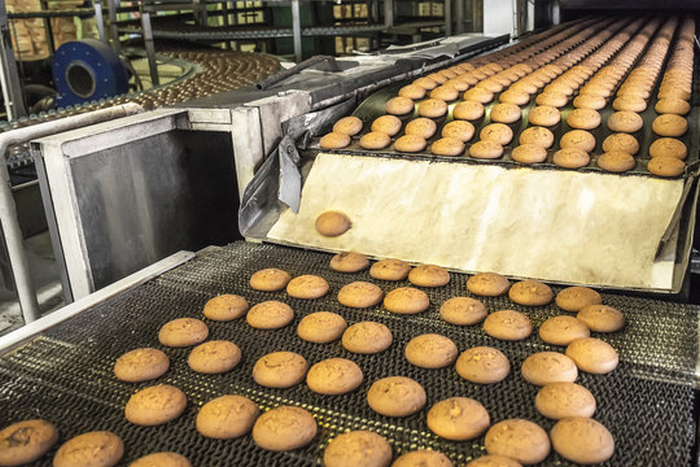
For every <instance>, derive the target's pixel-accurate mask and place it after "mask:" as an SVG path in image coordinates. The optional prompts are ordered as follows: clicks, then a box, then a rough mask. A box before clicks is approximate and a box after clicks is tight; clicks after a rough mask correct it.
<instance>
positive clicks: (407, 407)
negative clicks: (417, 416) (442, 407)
mask: <svg viewBox="0 0 700 467" xmlns="http://www.w3.org/2000/svg"><path fill="white" fill-rule="evenodd" d="M425 401H426V395H425V390H424V389H423V386H421V385H420V384H418V383H417V382H415V381H414V380H412V379H410V378H406V377H404V376H389V377H388V378H382V379H379V380H377V381H375V382H374V383H373V384H372V386H371V387H370V388H369V391H367V403H368V404H369V406H370V408H371V409H372V410H374V411H375V412H377V413H379V414H381V415H386V416H387V417H407V416H409V415H413V414H414V413H416V412H418V411H419V410H420V409H422V408H423V406H425Z"/></svg>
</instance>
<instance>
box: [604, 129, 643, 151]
mask: <svg viewBox="0 0 700 467" xmlns="http://www.w3.org/2000/svg"><path fill="white" fill-rule="evenodd" d="M603 151H605V152H610V151H622V152H626V153H627V154H630V155H632V156H634V155H635V154H637V153H638V152H639V142H638V141H637V138H635V137H634V136H632V135H630V134H628V133H614V134H612V135H610V136H608V137H607V138H605V141H603Z"/></svg>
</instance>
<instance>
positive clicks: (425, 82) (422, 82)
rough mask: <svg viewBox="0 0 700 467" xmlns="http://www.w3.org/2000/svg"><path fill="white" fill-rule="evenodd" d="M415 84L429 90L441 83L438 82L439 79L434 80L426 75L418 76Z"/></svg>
mask: <svg viewBox="0 0 700 467" xmlns="http://www.w3.org/2000/svg"><path fill="white" fill-rule="evenodd" d="M413 84H414V85H415V86H418V87H421V88H423V89H425V90H427V91H430V90H432V89H435V88H436V87H438V84H439V83H438V82H437V81H434V80H432V79H430V78H428V77H426V76H423V77H421V78H418V79H417V80H415V81H414V82H413ZM423 96H424V97H425V94H424V95H423ZM421 99H422V98H421Z"/></svg>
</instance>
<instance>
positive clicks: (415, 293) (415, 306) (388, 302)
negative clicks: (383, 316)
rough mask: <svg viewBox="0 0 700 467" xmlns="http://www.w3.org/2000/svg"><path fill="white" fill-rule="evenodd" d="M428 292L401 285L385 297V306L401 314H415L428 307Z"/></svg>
mask: <svg viewBox="0 0 700 467" xmlns="http://www.w3.org/2000/svg"><path fill="white" fill-rule="evenodd" d="M429 305H430V300H429V299H428V294H426V293H425V292H423V291H422V290H419V289H415V288H413V287H399V288H398V289H394V290H392V291H391V292H389V293H388V294H386V297H384V308H386V309H387V310H389V311H391V312H392V313H397V314H400V315H414V314H416V313H422V312H423V311H425V310H427V309H428V306H429Z"/></svg>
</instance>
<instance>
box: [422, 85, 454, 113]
mask: <svg viewBox="0 0 700 467" xmlns="http://www.w3.org/2000/svg"><path fill="white" fill-rule="evenodd" d="M430 97H431V98H432V99H437V100H440V101H443V102H452V101H454V100H456V99H457V98H458V97H459V91H458V90H457V89H455V88H454V87H452V86H450V85H448V84H443V85H442V86H438V87H437V88H435V89H433V90H432V91H430ZM418 110H419V111H420V105H419V106H418Z"/></svg>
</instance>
